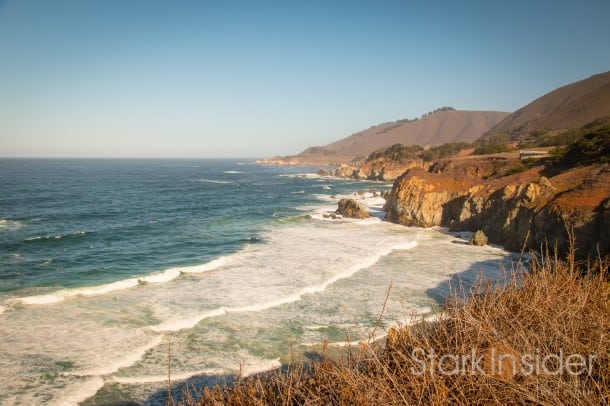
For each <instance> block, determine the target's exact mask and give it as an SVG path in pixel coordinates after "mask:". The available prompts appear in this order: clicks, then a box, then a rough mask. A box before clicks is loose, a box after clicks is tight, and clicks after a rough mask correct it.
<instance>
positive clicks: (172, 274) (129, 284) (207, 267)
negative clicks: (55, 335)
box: [9, 257, 229, 305]
mask: <svg viewBox="0 0 610 406" xmlns="http://www.w3.org/2000/svg"><path fill="white" fill-rule="evenodd" d="M228 259H229V258H228V257H220V258H217V259H215V260H212V261H210V262H206V263H204V264H201V265H192V266H185V267H179V268H168V269H166V270H164V271H161V272H157V273H153V274H150V275H146V276H141V277H134V278H129V279H123V280H120V281H116V282H112V283H107V284H104V285H98V286H87V287H82V288H74V289H62V290H58V291H55V292H51V293H47V294H44V295H35V296H25V297H21V298H16V299H10V300H9V302H19V303H22V304H27V305H46V304H52V303H57V302H61V301H64V300H66V299H68V298H72V297H75V296H99V295H105V294H107V293H110V292H114V291H117V290H123V289H130V288H134V287H136V286H138V285H143V284H147V283H165V282H169V281H171V280H173V279H175V278H177V277H178V276H180V275H181V274H186V273H190V274H194V273H203V272H209V271H212V270H214V269H216V268H220V267H221V266H224V265H225V264H226V263H227V262H228Z"/></svg>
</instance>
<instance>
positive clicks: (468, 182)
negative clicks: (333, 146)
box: [384, 158, 610, 257]
mask: <svg viewBox="0 0 610 406" xmlns="http://www.w3.org/2000/svg"><path fill="white" fill-rule="evenodd" d="M384 210H385V212H386V217H387V219H388V220H389V221H392V222H395V223H399V224H404V225H408V226H422V227H430V226H445V227H449V229H450V230H453V231H464V230H468V231H476V230H483V232H484V233H485V234H486V235H487V236H488V237H489V241H490V242H491V243H496V244H501V245H503V246H504V247H506V248H507V249H511V250H520V249H521V248H522V247H523V246H524V243H525V247H526V248H530V249H537V250H540V249H541V248H542V247H544V246H546V245H547V244H548V246H549V248H551V249H554V248H555V247H556V248H557V249H558V250H559V251H560V252H565V251H566V250H567V249H568V245H569V233H570V232H572V231H573V233H574V236H575V238H576V249H577V255H578V256H579V257H587V256H591V257H597V256H598V254H601V255H608V254H610V165H608V164H607V163H603V164H594V165H589V166H580V167H573V168H567V169H566V168H562V169H561V170H557V169H556V168H555V169H553V168H548V167H545V166H543V165H539V166H533V167H531V168H527V167H525V166H523V164H522V163H521V162H520V161H519V160H518V159H499V158H478V159H455V160H446V161H442V162H439V163H437V164H435V165H432V166H431V167H430V168H429V169H428V170H427V171H426V170H423V169H412V170H409V171H407V172H406V173H405V174H403V175H402V176H401V177H400V178H398V179H397V180H396V181H395V182H394V186H393V188H392V191H391V193H390V195H389V196H388V199H387V201H386V204H385V207H384Z"/></svg>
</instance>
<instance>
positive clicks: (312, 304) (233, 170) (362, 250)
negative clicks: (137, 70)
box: [0, 159, 514, 405]
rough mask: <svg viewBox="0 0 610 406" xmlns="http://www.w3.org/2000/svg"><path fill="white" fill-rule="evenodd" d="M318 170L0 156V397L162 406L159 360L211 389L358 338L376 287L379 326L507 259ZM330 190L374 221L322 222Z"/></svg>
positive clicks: (368, 188) (420, 309)
mask: <svg viewBox="0 0 610 406" xmlns="http://www.w3.org/2000/svg"><path fill="white" fill-rule="evenodd" d="M316 169H318V168H312V167H283V166H260V165H256V164H254V163H253V162H252V161H248V160H243V161H238V160H20V159H18V160H9V159H4V160H0V403H1V404H6V405H11V404H50V405H64V404H65V405H70V404H79V403H82V404H86V405H94V404H105V403H112V402H117V401H125V400H131V401H135V402H138V403H143V404H164V402H165V400H164V399H165V398H164V396H165V389H163V388H165V387H166V386H167V379H168V365H169V363H168V355H170V356H169V359H170V361H171V377H172V381H173V382H174V384H175V385H180V383H181V382H187V383H189V384H190V388H191V389H192V388H193V387H195V386H197V385H199V386H200V385H204V384H209V383H215V382H227V381H230V378H229V377H230V376H231V375H239V374H241V375H242V376H244V375H249V374H253V373H256V372H260V371H265V370H270V369H274V368H278V367H279V366H280V365H281V364H282V363H286V362H289V361H290V360H291V358H292V357H293V356H294V354H295V353H296V354H297V357H302V356H303V354H311V353H312V352H315V348H317V346H319V345H320V343H322V342H327V343H329V344H328V345H330V346H345V345H348V343H354V342H358V341H361V340H367V339H369V338H370V335H371V332H372V331H373V330H374V326H375V325H376V324H377V323H378V320H379V319H380V312H381V310H382V308H383V305H384V301H385V299H386V295H388V291H389V296H388V300H387V305H386V307H385V311H384V313H383V315H382V317H381V319H380V320H381V327H380V328H378V329H377V330H376V333H375V334H376V335H377V336H382V335H383V334H384V331H385V330H387V328H389V327H391V326H393V325H396V324H397V323H408V322H412V321H414V320H418V319H421V318H423V317H427V316H429V315H431V314H433V312H434V311H435V310H436V309H437V308H438V306H439V305H440V304H441V303H442V300H443V298H444V297H445V296H446V295H447V294H448V293H449V290H450V287H451V286H453V287H464V288H466V289H467V288H468V286H470V285H472V283H473V282H474V280H475V279H476V278H477V277H479V276H480V275H481V274H486V275H487V276H489V277H491V278H495V277H497V275H498V274H499V273H501V271H502V269H508V270H510V268H511V267H512V266H513V265H512V261H514V257H513V256H512V255H511V254H509V253H507V252H506V251H503V250H502V249H500V248H498V247H489V246H488V247H472V246H469V245H467V244H464V240H463V239H462V238H460V236H456V235H450V234H448V233H446V232H443V231H442V230H424V229H418V228H409V227H403V226H399V225H395V224H391V223H388V222H385V221H383V220H382V218H383V212H382V211H381V207H382V205H383V199H382V198H381V197H379V196H378V193H379V192H380V191H382V190H389V189H390V188H391V185H390V184H385V183H376V182H362V181H353V180H341V179H335V178H330V177H323V176H318V175H315V171H316ZM341 197H352V198H355V199H358V200H359V201H360V202H361V203H362V205H364V206H366V207H368V209H369V211H370V212H371V213H372V214H373V217H372V218H370V219H365V220H352V219H331V218H329V217H325V216H324V215H325V214H328V213H329V212H332V211H334V210H335V209H336V206H337V202H338V199H340V198H341ZM390 286H391V289H389V288H390ZM170 345H171V347H170ZM170 349H171V351H169V350H170Z"/></svg>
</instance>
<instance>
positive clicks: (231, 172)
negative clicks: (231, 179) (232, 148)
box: [223, 171, 243, 174]
mask: <svg viewBox="0 0 610 406" xmlns="http://www.w3.org/2000/svg"><path fill="white" fill-rule="evenodd" d="M223 173H228V174H236V173H243V172H241V171H224V172H223Z"/></svg>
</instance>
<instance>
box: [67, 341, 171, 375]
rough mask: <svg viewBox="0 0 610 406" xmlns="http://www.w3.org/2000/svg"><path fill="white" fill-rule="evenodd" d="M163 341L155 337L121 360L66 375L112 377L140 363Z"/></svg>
mask: <svg viewBox="0 0 610 406" xmlns="http://www.w3.org/2000/svg"><path fill="white" fill-rule="evenodd" d="M162 341H163V336H157V337H154V338H153V339H152V340H150V341H149V342H148V343H147V344H145V345H143V346H141V347H139V348H136V349H135V350H133V351H132V352H131V353H129V354H127V355H124V356H122V357H120V358H119V359H117V360H114V361H112V362H111V363H109V364H107V365H103V366H99V367H96V368H92V369H88V370H85V371H77V372H70V373H66V375H74V376H104V375H110V374H112V373H114V372H116V371H118V370H119V369H121V368H126V367H129V366H131V365H133V364H135V363H136V362H138V361H139V360H141V359H142V357H143V356H144V354H146V352H147V351H148V350H150V349H152V348H154V347H156V346H158V345H159V344H161V342H162Z"/></svg>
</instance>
